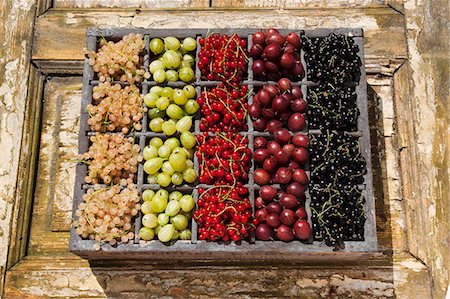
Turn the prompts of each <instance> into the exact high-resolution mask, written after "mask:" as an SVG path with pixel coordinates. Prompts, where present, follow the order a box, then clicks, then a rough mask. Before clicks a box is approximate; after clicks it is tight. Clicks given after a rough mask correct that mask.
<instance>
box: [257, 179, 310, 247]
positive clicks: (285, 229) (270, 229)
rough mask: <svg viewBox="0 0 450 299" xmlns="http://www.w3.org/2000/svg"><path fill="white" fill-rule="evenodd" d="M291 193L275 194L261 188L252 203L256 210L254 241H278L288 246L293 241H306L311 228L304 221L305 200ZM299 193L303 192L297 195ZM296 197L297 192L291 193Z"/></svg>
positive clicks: (273, 190)
mask: <svg viewBox="0 0 450 299" xmlns="http://www.w3.org/2000/svg"><path fill="white" fill-rule="evenodd" d="M292 191H293V189H292V190H290V189H289V188H288V189H287V192H285V191H284V190H277V189H276V188H275V187H273V186H269V185H265V186H263V187H261V189H260V190H259V196H258V197H257V198H256V200H255V206H256V208H257V210H256V212H255V219H254V220H253V224H254V225H256V226H257V227H256V238H257V239H258V240H263V241H269V240H273V239H278V240H281V241H284V242H290V241H293V240H294V239H296V238H297V239H299V240H308V239H309V237H310V236H311V226H310V225H309V223H308V221H307V214H306V210H305V207H304V205H305V196H304V194H303V193H302V195H301V196H299V197H297V194H293V193H292ZM301 192H303V191H301ZM294 193H297V192H294Z"/></svg>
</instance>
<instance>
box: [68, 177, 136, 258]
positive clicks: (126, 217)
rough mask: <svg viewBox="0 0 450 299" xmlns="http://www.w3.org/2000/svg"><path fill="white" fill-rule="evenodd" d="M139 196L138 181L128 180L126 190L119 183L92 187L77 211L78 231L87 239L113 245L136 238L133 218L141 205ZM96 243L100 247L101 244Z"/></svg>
mask: <svg viewBox="0 0 450 299" xmlns="http://www.w3.org/2000/svg"><path fill="white" fill-rule="evenodd" d="M139 200H140V198H139V192H138V191H137V189H136V185H134V184H128V186H127V187H126V188H124V189H123V190H121V188H120V186H119V185H114V186H111V187H109V188H98V186H97V187H94V188H90V189H88V190H87V192H86V194H84V195H83V202H82V203H80V205H79V206H78V209H77V210H76V211H75V215H76V216H77V217H78V218H77V220H75V221H74V226H75V228H76V229H75V231H76V233H77V234H78V235H80V236H81V237H83V238H85V239H86V238H88V239H90V240H95V241H97V242H109V244H111V245H115V244H116V243H117V241H121V242H128V241H129V240H133V238H134V233H133V223H132V218H133V217H134V216H136V214H137V213H138V211H139V209H140V204H139ZM95 246H96V248H97V249H100V245H99V244H96V245H95Z"/></svg>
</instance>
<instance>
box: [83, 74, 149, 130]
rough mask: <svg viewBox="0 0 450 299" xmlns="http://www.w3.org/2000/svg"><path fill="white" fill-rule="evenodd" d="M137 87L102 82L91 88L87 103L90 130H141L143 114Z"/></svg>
mask: <svg viewBox="0 0 450 299" xmlns="http://www.w3.org/2000/svg"><path fill="white" fill-rule="evenodd" d="M142 102H143V100H142V96H141V94H140V92H139V88H137V87H136V86H135V85H133V84H131V85H129V86H125V87H122V86H121V85H120V84H114V85H112V84H111V82H109V81H106V82H102V83H100V84H99V85H97V86H94V88H93V94H92V104H89V105H87V107H86V110H87V112H88V113H89V119H88V121H87V122H88V125H89V127H90V128H91V130H92V131H97V132H99V131H110V132H117V131H119V132H122V133H124V134H128V133H129V131H130V129H131V128H134V129H136V130H141V129H142V125H141V123H140V120H141V119H142V117H143V114H144V112H145V111H144V107H142Z"/></svg>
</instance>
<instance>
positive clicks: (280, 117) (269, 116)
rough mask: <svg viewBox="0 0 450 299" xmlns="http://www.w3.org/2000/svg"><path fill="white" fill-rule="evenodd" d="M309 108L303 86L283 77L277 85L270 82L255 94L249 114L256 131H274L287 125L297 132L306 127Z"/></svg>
mask: <svg viewBox="0 0 450 299" xmlns="http://www.w3.org/2000/svg"><path fill="white" fill-rule="evenodd" d="M307 109H308V103H307V102H306V101H305V100H303V93H302V90H301V88H300V87H298V86H296V85H292V82H291V81H290V80H289V79H287V78H282V79H280V80H279V81H278V84H277V85H272V84H268V85H266V86H264V87H263V88H262V89H260V90H259V91H258V92H257V93H256V94H255V96H254V97H253V104H251V105H250V107H249V114H250V116H251V117H252V119H253V126H254V127H255V130H256V131H260V132H263V131H269V132H270V133H274V131H275V130H276V129H279V128H282V127H287V128H289V130H291V131H294V132H295V131H301V130H302V129H303V128H304V127H305V124H306V122H305V116H304V114H305V113H306V111H307Z"/></svg>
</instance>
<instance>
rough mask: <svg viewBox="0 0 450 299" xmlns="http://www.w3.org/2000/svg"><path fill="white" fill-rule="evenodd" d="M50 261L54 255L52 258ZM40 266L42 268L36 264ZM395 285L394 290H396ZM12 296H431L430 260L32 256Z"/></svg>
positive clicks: (14, 274) (13, 280)
mask: <svg viewBox="0 0 450 299" xmlns="http://www.w3.org/2000/svg"><path fill="white" fill-rule="evenodd" d="M50 261H51V262H50ZM37 269H39V270H37ZM394 289H395V293H394ZM5 295H6V297H7V298H28V297H33V298H34V297H40V296H45V297H47V298H48V297H50V298H53V297H59V298H61V297H64V298H67V297H70V298H73V297H77V298H78V297H82V298H99V297H101V298H104V297H108V298H124V297H126V298H162V297H165V296H167V297H169V298H191V297H195V298H198V297H200V298H211V297H212V298H242V297H245V298H247V297H251V298H263V297H264V298H267V297H271V298H394V297H396V298H421V299H428V298H431V295H430V289H429V277H428V271H427V269H426V267H424V266H423V265H422V264H421V263H419V262H417V261H416V260H415V259H413V258H411V257H409V256H402V257H399V258H397V259H396V260H395V261H394V262H393V265H391V266H389V267H376V266H373V267H358V266H352V267H339V268H337V267H328V268H318V267H301V266H295V265H292V266H287V267H285V266H276V267H271V268H268V267H267V266H252V265H248V264H244V265H219V266H206V265H202V264H197V265H191V266H188V265H183V264H177V265H165V266H162V267H158V266H153V265H143V264H141V263H133V262H131V261H130V262H128V263H127V264H126V265H120V264H117V265H111V264H110V265H109V266H108V267H105V265H102V264H92V263H91V264H88V263H87V262H86V261H81V260H69V259H60V260H49V259H29V260H25V261H23V262H21V263H20V264H19V265H17V266H16V267H14V268H13V269H12V270H11V271H9V272H8V275H7V287H6V293H5Z"/></svg>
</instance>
